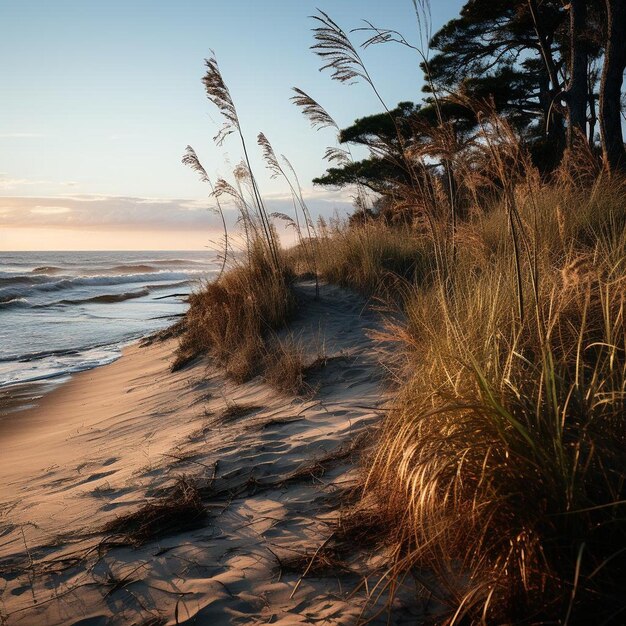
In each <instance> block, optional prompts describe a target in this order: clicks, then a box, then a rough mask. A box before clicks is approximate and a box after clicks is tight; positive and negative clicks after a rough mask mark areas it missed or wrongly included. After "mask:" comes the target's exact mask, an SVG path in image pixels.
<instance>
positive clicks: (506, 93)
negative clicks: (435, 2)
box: [425, 0, 604, 171]
mask: <svg viewBox="0 0 626 626" xmlns="http://www.w3.org/2000/svg"><path fill="white" fill-rule="evenodd" d="M603 1H604V0H601V1H600V0H572V1H571V2H570V3H569V4H567V3H565V2H562V1H561V0H543V1H538V0H514V1H510V0H509V1H506V0H495V1H493V0H469V1H468V2H466V4H465V5H464V6H463V8H462V9H461V15H460V17H459V18H457V19H454V20H451V21H450V22H448V24H446V25H445V26H444V27H443V28H442V29H441V30H440V31H439V32H438V33H436V34H435V36H434V37H433V39H432V42H431V45H432V47H433V48H434V49H435V50H437V51H438V54H436V55H435V56H434V57H433V59H432V61H431V63H430V66H429V69H430V74H431V76H432V77H433V79H434V81H435V83H436V86H438V87H440V88H443V89H448V90H456V89H458V88H459V87H460V86H462V84H463V82H465V81H467V80H468V77H469V78H471V79H472V80H474V81H477V82H487V81H490V82H491V83H492V84H491V89H492V91H493V93H494V94H497V96H498V97H499V98H500V100H501V101H500V103H499V106H498V109H499V110H500V111H502V114H503V115H505V116H506V117H507V119H508V121H509V122H511V123H512V124H513V126H514V127H515V128H516V129H517V130H518V131H519V132H520V134H521V135H522V136H523V137H525V139H526V140H527V142H528V144H529V146H530V148H531V152H532V153H533V156H534V160H535V162H536V164H537V165H538V166H539V167H540V169H542V170H543V171H550V170H551V169H553V168H554V167H556V166H557V165H558V163H559V162H560V160H561V157H562V153H563V150H564V148H565V146H566V145H567V144H569V145H571V144H572V142H573V138H574V136H575V135H577V134H578V133H577V132H576V130H575V129H577V130H580V131H582V132H583V133H585V131H586V128H587V121H588V118H589V122H590V125H593V124H595V121H594V120H595V96H594V89H595V82H596V80H595V79H594V78H593V74H592V72H591V71H590V65H591V64H592V63H593V62H595V60H596V59H598V58H599V56H600V54H601V50H602V45H603V38H602V37H598V36H597V35H596V33H597V32H598V31H599V30H602V23H603V19H602V13H603V6H602V5H603ZM425 69H426V68H425ZM588 109H589V116H587V110H588ZM566 121H567V124H566ZM566 128H567V133H566ZM591 138H592V139H593V133H591Z"/></svg>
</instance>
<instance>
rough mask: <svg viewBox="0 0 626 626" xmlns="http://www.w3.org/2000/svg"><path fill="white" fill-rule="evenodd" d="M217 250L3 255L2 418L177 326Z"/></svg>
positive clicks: (0, 309)
mask: <svg viewBox="0 0 626 626" xmlns="http://www.w3.org/2000/svg"><path fill="white" fill-rule="evenodd" d="M216 271H217V265H216V262H215V259H214V256H213V254H212V253H211V252H204V251H200V252H173V251H164V252H0V417H1V416H3V415H6V414H8V413H12V412H14V411H16V410H19V409H22V408H25V407H27V406H31V405H32V404H34V403H36V400H37V399H38V398H40V397H41V396H42V395H43V394H44V393H46V392H47V391H49V390H50V389H51V388H53V387H54V386H56V385H58V384H59V383H61V382H64V381H65V380H67V379H68V378H69V376H70V375H71V374H73V373H75V372H80V371H82V370H86V369H90V368H93V367H96V366H98V365H103V364H106V363H110V362H112V361H114V360H115V359H117V358H118V357H119V356H120V354H121V350H122V348H123V347H124V346H125V345H127V344H128V343H130V342H132V341H135V340H137V339H139V338H141V337H145V336H146V335H149V334H151V333H154V332H155V331H157V330H159V329H162V328H165V327H167V326H169V325H170V324H172V323H174V322H175V321H176V319H177V318H178V317H179V316H180V315H182V314H183V313H184V312H185V310H186V295H187V294H189V293H190V292H191V291H192V290H193V289H194V288H195V287H196V286H198V285H199V284H200V283H201V281H203V280H210V279H211V277H212V276H214V275H215V272H216Z"/></svg>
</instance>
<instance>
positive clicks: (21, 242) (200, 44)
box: [0, 0, 463, 249]
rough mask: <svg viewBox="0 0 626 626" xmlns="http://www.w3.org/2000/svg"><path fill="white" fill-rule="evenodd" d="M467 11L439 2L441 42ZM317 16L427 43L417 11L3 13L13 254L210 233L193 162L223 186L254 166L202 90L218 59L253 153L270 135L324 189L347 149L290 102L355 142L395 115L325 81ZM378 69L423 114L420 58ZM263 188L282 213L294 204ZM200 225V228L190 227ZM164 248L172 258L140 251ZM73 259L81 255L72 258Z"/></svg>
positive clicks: (22, 6) (262, 6) (269, 186)
mask: <svg viewBox="0 0 626 626" xmlns="http://www.w3.org/2000/svg"><path fill="white" fill-rule="evenodd" d="M462 4H463V3H462V2H461V1H460V0H446V1H435V2H433V6H432V20H433V25H434V29H435V30H437V29H438V28H439V27H440V26H441V25H442V24H443V23H445V22H446V21H447V20H449V19H451V18H452V17H454V16H455V15H457V14H458V11H459V9H460V7H461V5H462ZM316 7H319V8H321V9H323V10H325V11H327V12H328V13H329V14H330V15H331V16H332V17H333V19H335V21H337V22H338V23H339V24H340V25H341V26H342V27H343V28H344V29H345V30H348V29H350V28H355V27H358V26H360V25H362V22H361V20H362V19H368V20H370V21H372V22H373V23H375V24H376V25H380V26H385V27H391V28H396V29H399V30H401V31H402V32H403V33H405V35H406V36H407V38H409V39H412V40H416V39H417V36H418V35H417V28H416V23H415V17H414V13H413V5H412V1H411V0H391V1H389V2H380V1H374V0H335V1H333V2H331V1H329V0H316V1H315V2H313V1H310V0H267V1H265V2H263V1H254V0H232V1H230V2H218V1H213V0H204V1H202V0H168V1H165V0H108V1H96V0H55V1H50V0H0V24H1V27H0V58H2V64H1V65H0V99H1V102H2V104H1V111H2V115H1V116H0V196H1V197H0V227H1V231H0V249H11V248H12V247H13V248H16V247H21V248H24V247H31V246H29V244H28V241H29V239H28V237H31V241H32V247H34V248H36V247H41V244H40V243H39V241H38V237H39V236H41V235H42V233H43V235H44V236H45V235H46V232H47V236H48V243H49V247H57V244H55V243H54V242H55V241H56V240H55V237H56V236H57V235H58V234H59V233H58V232H57V231H60V230H64V231H66V232H65V234H64V235H63V237H62V238H61V239H62V240H63V241H66V240H67V239H68V237H70V235H71V232H70V231H80V230H81V229H83V230H89V231H90V232H94V233H95V232H100V231H101V232H102V233H118V234H119V233H121V232H124V233H127V234H128V233H137V232H140V231H141V232H143V231H145V232H152V231H155V232H156V231H171V230H177V231H181V232H183V231H189V232H192V231H196V232H197V230H198V227H200V226H203V225H205V224H209V223H210V218H209V217H207V216H206V215H205V212H204V211H198V210H195V211H194V210H193V209H194V208H196V207H197V206H200V201H201V199H202V198H203V197H205V195H206V190H205V188H204V187H203V186H202V185H201V184H200V183H198V182H197V181H196V180H195V177H194V175H193V174H192V173H191V172H190V171H188V170H186V169H185V168H184V167H183V166H182V165H181V164H180V157H181V155H182V152H183V150H184V148H185V146H186V145H187V144H188V143H190V144H192V145H193V146H194V147H195V148H196V149H197V151H198V153H199V154H200V156H201V157H202V159H203V161H204V163H205V166H206V169H207V170H208V172H209V174H210V175H211V176H217V175H218V174H219V175H224V176H228V175H229V170H230V169H232V165H234V164H235V163H236V162H237V161H238V160H239V157H240V151H239V146H238V145H237V143H236V142H235V141H234V140H228V141H227V142H226V144H225V145H224V147H223V148H221V149H218V148H216V147H215V146H214V145H213V142H212V137H213V136H214V134H215V133H216V130H217V128H218V127H219V125H220V124H221V120H220V117H219V115H218V113H217V112H216V111H215V109H214V108H213V107H212V105H211V104H210V103H209V102H208V100H207V99H206V96H205V94H204V91H203V86H202V84H201V82H200V79H201V77H202V75H203V72H204V69H203V59H204V57H206V56H208V55H209V54H210V50H211V49H213V50H214V51H215V53H216V55H217V58H218V61H219V63H220V66H221V69H222V73H223V75H224V77H225V79H226V81H227V83H228V85H229V87H230V89H231V93H232V96H233V98H234V100H235V103H236V105H237V107H238V109H239V115H240V119H241V122H242V125H243V127H244V131H245V132H246V135H247V137H248V139H249V141H250V142H252V143H253V142H254V141H255V137H256V135H257V133H258V132H259V131H263V132H264V133H265V134H266V135H267V136H268V138H269V139H270V141H271V142H272V143H273V144H274V147H275V149H276V151H277V152H279V153H284V154H286V155H287V156H288V157H289V158H290V160H291V161H292V163H293V164H294V166H295V167H296V169H297V170H298V173H299V175H300V178H301V180H302V182H303V183H304V184H305V186H307V187H311V185H310V180H311V178H312V177H314V176H316V175H318V174H320V173H321V172H323V170H324V164H323V162H322V160H321V157H322V155H323V153H324V149H325V147H326V146H327V145H329V144H332V143H333V135H332V132H331V131H328V132H315V131H313V130H312V129H310V127H309V125H308V122H307V120H306V119H304V118H303V117H302V116H301V114H300V112H299V111H298V110H297V109H296V108H295V107H294V106H293V104H291V103H290V101H289V98H290V96H291V87H292V86H299V87H301V88H303V89H304V90H305V91H307V92H309V93H310V94H311V95H312V96H313V97H315V98H316V99H317V100H318V101H319V102H320V103H321V104H323V105H324V106H325V107H326V108H327V109H328V110H329V111H330V112H331V114H332V115H333V116H335V118H336V119H337V121H338V122H339V123H340V124H341V125H344V126H345V125H347V124H349V123H350V122H351V121H353V120H354V119H355V118H357V117H359V116H363V115H367V114H369V113H372V112H375V111H377V110H378V109H379V105H378V103H377V101H376V100H375V98H374V97H373V95H372V93H371V92H370V90H369V89H368V87H367V86H365V85H353V86H345V85H340V84H337V83H333V82H332V81H331V79H330V77H329V75H328V74H327V73H323V74H322V73H320V72H319V71H318V68H319V65H320V60H319V58H318V57H316V56H315V55H314V54H313V53H312V52H311V51H310V50H309V46H310V45H311V44H312V43H313V39H312V34H311V32H310V29H311V27H312V26H313V23H312V20H310V19H309V17H308V16H310V15H311V14H313V13H314V12H315V10H316ZM362 39H363V35H362V34H358V33H357V34H355V40H356V41H360V40H362ZM364 58H365V60H366V64H367V66H368V68H369V70H370V71H371V74H372V75H373V77H374V79H375V81H376V83H377V85H378V86H379V88H380V91H381V92H382V94H383V96H384V98H385V99H386V101H387V102H388V103H389V104H395V103H397V102H398V101H400V100H418V99H420V98H421V86H422V83H421V73H420V71H419V68H418V59H417V58H416V56H415V55H414V54H412V53H411V52H410V51H409V50H406V49H402V48H400V47H396V46H384V47H376V48H372V49H369V50H367V51H366V52H365V53H364ZM229 160H230V164H231V165H228V162H229ZM257 162H258V163H259V165H258V167H257V168H256V169H257V171H258V173H259V174H260V173H261V171H260V170H261V167H262V166H261V165H260V160H258V161H257ZM259 177H260V179H261V186H262V190H263V191H264V192H265V193H267V194H268V195H269V196H270V197H272V196H273V195H274V196H279V195H280V194H281V193H283V192H284V191H285V190H284V188H283V186H282V185H281V184H280V183H279V182H277V181H271V180H270V179H269V177H266V176H265V175H262V176H259ZM155 199H158V201H159V202H158V203H157V202H156V200H155ZM320 201H321V200H320ZM326 201H327V204H328V206H329V207H330V205H331V203H332V202H333V198H332V197H330V196H329V197H328V198H326ZM150 202H153V204H152V205H151V204H150ZM337 202H338V206H340V205H341V203H340V201H339V200H338V201H337ZM181 205H182V206H181ZM184 212H187V213H190V212H191V213H193V216H192V217H189V215H185V216H183V218H184V219H179V217H180V215H181V213H184ZM20 229H21V230H20ZM142 229H143V230H142ZM31 230H32V231H33V233H32V234H29V233H30V231H31ZM35 230H37V231H39V232H38V234H37V233H35V232H34V231H35ZM68 233H69V234H68ZM103 236H104V237H105V239H104V240H103V243H102V245H103V246H104V247H110V246H109V245H108V243H107V242H108V239H107V238H106V236H105V235H103ZM107 236H108V235H107ZM177 236H178V235H177ZM94 237H95V235H94ZM128 237H129V241H131V239H130V235H128ZM196 238H197V235H196ZM96 240H97V237H95V238H94V239H93V241H94V242H95V241H96ZM59 241H61V240H59ZM86 241H87V240H86V239H84V240H83V242H82V243H83V245H89V246H92V245H97V244H95V243H93V244H92V243H86ZM89 241H90V242H91V240H89ZM194 241H195V240H194ZM187 243H189V242H186V244H187ZM186 244H185V247H187V246H186ZM120 245H121V244H120ZM124 245H125V246H126V244H124ZM153 245H154V246H159V245H162V244H160V243H159V244H157V243H156V239H155V243H153V244H148V243H145V244H144V245H140V247H144V246H145V247H150V246H153ZM163 245H164V244H163ZM177 245H178V244H177V242H176V241H173V242H172V247H177ZM181 245H182V244H181ZM68 246H69V247H78V248H80V247H81V241H80V240H78V241H77V243H76V245H75V246H74V244H67V243H59V244H58V247H68ZM44 247H45V246H44ZM128 247H133V246H132V241H131V243H129V244H128Z"/></svg>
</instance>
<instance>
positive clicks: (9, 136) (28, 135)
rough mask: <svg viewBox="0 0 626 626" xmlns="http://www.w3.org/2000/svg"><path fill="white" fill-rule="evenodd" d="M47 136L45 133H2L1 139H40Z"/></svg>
mask: <svg viewBox="0 0 626 626" xmlns="http://www.w3.org/2000/svg"><path fill="white" fill-rule="evenodd" d="M40 137H46V135H44V134H43V133H0V139H38V138H40Z"/></svg>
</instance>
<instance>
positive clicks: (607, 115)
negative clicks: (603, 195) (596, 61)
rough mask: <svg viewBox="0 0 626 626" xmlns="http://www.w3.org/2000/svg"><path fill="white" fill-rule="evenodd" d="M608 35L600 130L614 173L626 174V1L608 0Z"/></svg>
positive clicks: (606, 154) (609, 164)
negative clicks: (625, 100) (625, 105)
mask: <svg viewBox="0 0 626 626" xmlns="http://www.w3.org/2000/svg"><path fill="white" fill-rule="evenodd" d="M606 9H607V20H608V29H607V31H608V34H607V41H606V49H605V54H604V67H603V68H602V82H601V84H600V129H601V131H602V150H603V153H604V159H605V161H606V163H607V164H608V166H609V168H610V170H611V171H622V172H626V150H624V137H623V134H622V120H621V96H622V83H623V81H624V70H625V69H626V0H606Z"/></svg>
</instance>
